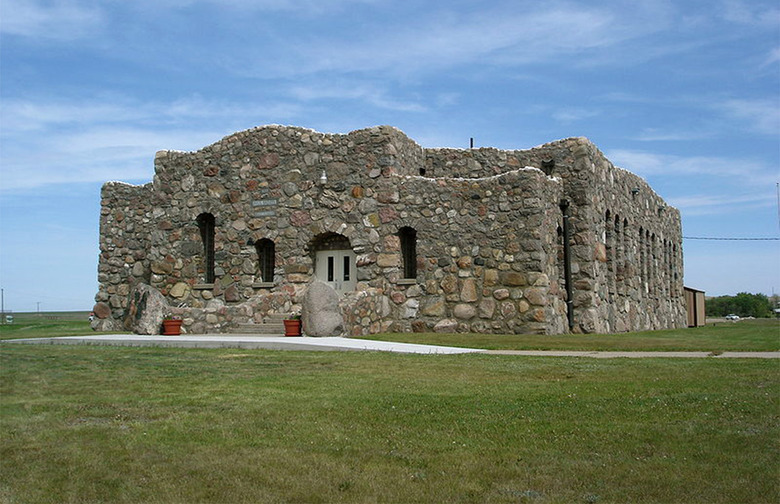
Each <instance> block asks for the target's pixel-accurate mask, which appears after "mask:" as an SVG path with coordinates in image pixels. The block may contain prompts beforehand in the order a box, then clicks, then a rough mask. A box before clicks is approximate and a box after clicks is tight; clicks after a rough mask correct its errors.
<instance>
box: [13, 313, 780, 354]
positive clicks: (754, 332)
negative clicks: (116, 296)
mask: <svg viewBox="0 0 780 504" xmlns="http://www.w3.org/2000/svg"><path fill="white" fill-rule="evenodd" d="M88 315H89V314H88V313H87V312H65V313H50V314H43V315H40V316H39V315H37V314H20V315H17V316H16V317H15V321H14V323H13V324H5V325H0V340H3V339H12V338H43V337H52V336H78V335H84V334H95V333H94V332H93V331H92V329H91V328H90V326H89V321H88V320H87V316H88ZM365 338H367V339H375V340H384V341H399V342H404V343H423V344H430V345H447V346H458V347H470V348H486V349H491V350H629V351H630V350H637V351H638V350H691V351H693V350H698V351H707V352H722V351H778V350H780V320H778V319H756V320H741V321H739V322H719V323H715V324H710V325H707V326H704V327H696V328H686V329H674V330H666V331H644V332H634V333H624V334H561V335H554V336H548V335H534V334H474V333H466V334H437V333H384V334H375V335H369V336H365Z"/></svg>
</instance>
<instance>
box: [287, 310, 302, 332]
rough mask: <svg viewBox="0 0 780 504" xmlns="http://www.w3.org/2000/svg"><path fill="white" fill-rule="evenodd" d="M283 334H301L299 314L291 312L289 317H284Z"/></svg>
mask: <svg viewBox="0 0 780 504" xmlns="http://www.w3.org/2000/svg"><path fill="white" fill-rule="evenodd" d="M284 335H285V336H300V335H301V314H300V313H293V314H292V315H290V317H289V318H286V319H284Z"/></svg>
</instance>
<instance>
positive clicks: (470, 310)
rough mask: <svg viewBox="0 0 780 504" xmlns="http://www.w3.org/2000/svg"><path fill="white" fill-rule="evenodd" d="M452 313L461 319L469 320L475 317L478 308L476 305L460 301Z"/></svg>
mask: <svg viewBox="0 0 780 504" xmlns="http://www.w3.org/2000/svg"><path fill="white" fill-rule="evenodd" d="M452 314H453V315H455V317H456V318H459V319H461V320H468V319H471V318H474V316H475V315H476V314H477V309H476V308H475V307H474V305H470V304H465V303H460V304H457V305H455V308H453V310H452Z"/></svg>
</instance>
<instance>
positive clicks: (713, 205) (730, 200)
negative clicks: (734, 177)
mask: <svg viewBox="0 0 780 504" xmlns="http://www.w3.org/2000/svg"><path fill="white" fill-rule="evenodd" d="M725 189H726V190H727V191H728V190H729V188H725ZM668 199H669V203H670V204H671V205H672V206H674V207H676V208H678V209H680V211H682V212H683V213H684V214H685V215H686V216H687V217H691V216H701V215H717V214H724V213H733V212H734V211H737V210H738V211H741V212H746V211H750V210H754V209H757V208H767V207H772V206H774V204H775V202H774V198H773V197H772V195H771V194H768V193H752V194H740V195H734V194H731V193H729V192H725V193H724V192H721V193H720V194H714V193H711V194H696V195H686V196H672V197H670V198H668Z"/></svg>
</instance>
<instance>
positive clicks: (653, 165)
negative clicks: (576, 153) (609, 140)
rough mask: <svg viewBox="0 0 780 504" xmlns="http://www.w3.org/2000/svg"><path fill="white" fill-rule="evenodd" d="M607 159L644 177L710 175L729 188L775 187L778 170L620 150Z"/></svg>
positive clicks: (760, 164) (753, 164) (737, 161)
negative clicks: (770, 185)
mask: <svg viewBox="0 0 780 504" xmlns="http://www.w3.org/2000/svg"><path fill="white" fill-rule="evenodd" d="M607 157H609V159H611V160H612V161H613V162H614V163H615V164H617V165H619V166H621V167H623V168H626V169H627V170H629V171H632V172H634V173H636V174H638V175H640V176H642V177H650V176H656V175H668V176H672V177H676V178H678V179H679V178H681V177H685V176H699V175H706V176H707V177H708V180H709V181H712V180H713V179H716V178H717V179H722V181H721V182H720V183H722V184H724V183H725V184H728V187H731V188H733V187H734V186H735V185H736V186H743V187H750V186H765V185H768V184H772V185H773V184H774V183H775V179H776V177H777V172H776V169H775V168H773V167H771V166H768V165H767V164H765V163H763V162H761V161H755V160H751V159H730V158H723V157H707V156H690V157H685V156H674V155H667V154H657V153H653V152H646V151H635V150H622V149H616V150H611V151H608V153H607Z"/></svg>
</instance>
